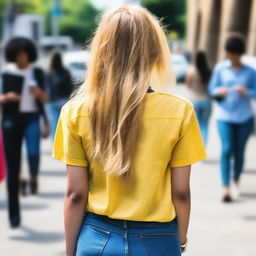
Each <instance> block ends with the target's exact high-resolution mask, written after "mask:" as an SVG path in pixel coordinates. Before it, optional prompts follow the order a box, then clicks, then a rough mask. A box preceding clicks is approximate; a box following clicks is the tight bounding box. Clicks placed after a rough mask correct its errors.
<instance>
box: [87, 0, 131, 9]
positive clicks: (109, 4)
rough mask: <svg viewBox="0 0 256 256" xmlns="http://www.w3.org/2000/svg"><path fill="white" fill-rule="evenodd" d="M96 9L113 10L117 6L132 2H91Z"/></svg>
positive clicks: (114, 0)
mask: <svg viewBox="0 0 256 256" xmlns="http://www.w3.org/2000/svg"><path fill="white" fill-rule="evenodd" d="M91 2H92V3H94V4H95V6H97V7H98V8H113V7H117V6H119V5H122V4H125V3H127V2H133V1H128V0H91ZM134 2H136V1H134Z"/></svg>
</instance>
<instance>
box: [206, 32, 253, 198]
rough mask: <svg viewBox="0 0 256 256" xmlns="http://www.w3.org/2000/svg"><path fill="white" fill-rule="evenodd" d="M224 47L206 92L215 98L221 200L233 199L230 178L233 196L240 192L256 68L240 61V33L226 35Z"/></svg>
mask: <svg viewBox="0 0 256 256" xmlns="http://www.w3.org/2000/svg"><path fill="white" fill-rule="evenodd" d="M225 50H226V56H227V60H225V61H223V62H221V63H219V64H217V66H216V67H215V69H214V71H213V74H212V77H211V80H210V84H209V93H210V94H211V96H212V97H214V98H215V99H216V100H217V113H216V115H217V127H218V131H219V136H220V140H221V148H222V150H221V161H220V169H221V180H222V186H223V191H222V192H223V198H222V200H223V202H225V203H229V202H232V197H231V193H230V181H231V179H232V180H233V182H234V192H235V196H238V195H239V184H240V177H241V174H242V171H243V163H244V153H245V146H246V143H247V141H248V138H249V136H250V134H251V133H252V131H253V110H252V106H251V99H252V97H255V96H256V72H255V70H254V69H253V68H251V67H249V66H247V65H245V64H243V63H242V62H241V55H242V54H243V53H244V51H245V44H244V41H243V40H242V39H241V38H240V37H237V36H232V37H230V38H228V40H227V41H226V45H225ZM233 159H234V165H233V166H232V165H231V164H232V162H231V160H233ZM231 175H232V176H231Z"/></svg>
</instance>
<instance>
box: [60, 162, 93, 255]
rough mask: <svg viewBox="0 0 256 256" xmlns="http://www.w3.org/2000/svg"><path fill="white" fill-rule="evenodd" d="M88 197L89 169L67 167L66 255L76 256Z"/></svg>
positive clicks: (65, 203) (65, 200)
mask: <svg viewBox="0 0 256 256" xmlns="http://www.w3.org/2000/svg"><path fill="white" fill-rule="evenodd" d="M87 195H88V176H87V168H85V167H79V166H70V165H68V166H67V186H66V193H65V199H64V222H65V237H66V255H67V256H74V255H75V252H76V244H77V238H78V235H79V231H80V228H81V224H82V220H83V215H84V212H85V209H86V204H87Z"/></svg>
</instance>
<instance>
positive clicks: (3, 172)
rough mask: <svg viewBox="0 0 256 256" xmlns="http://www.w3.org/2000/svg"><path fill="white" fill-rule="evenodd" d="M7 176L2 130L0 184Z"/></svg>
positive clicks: (0, 137) (0, 135) (0, 141)
mask: <svg viewBox="0 0 256 256" xmlns="http://www.w3.org/2000/svg"><path fill="white" fill-rule="evenodd" d="M0 102H1V97H0ZM5 176H6V163H5V154H4V145H3V135H2V129H0V183H1V182H3V181H4V179H5Z"/></svg>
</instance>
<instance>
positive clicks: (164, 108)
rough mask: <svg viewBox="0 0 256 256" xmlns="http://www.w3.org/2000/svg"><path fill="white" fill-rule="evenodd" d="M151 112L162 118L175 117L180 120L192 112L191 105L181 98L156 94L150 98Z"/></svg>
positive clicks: (168, 94) (162, 93)
mask: <svg viewBox="0 0 256 256" xmlns="http://www.w3.org/2000/svg"><path fill="white" fill-rule="evenodd" d="M151 102H152V104H151V110H152V111H153V112H157V113H159V114H161V115H164V116H167V117H168V116H172V117H173V116H176V117H178V118H182V117H183V116H184V114H186V113H187V112H188V111H191V110H193V104H192V103H191V102H190V101H189V100H187V99H186V98H183V97H181V96H178V95H175V94H172V93H164V92H157V93H156V95H155V97H152V101H151Z"/></svg>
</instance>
